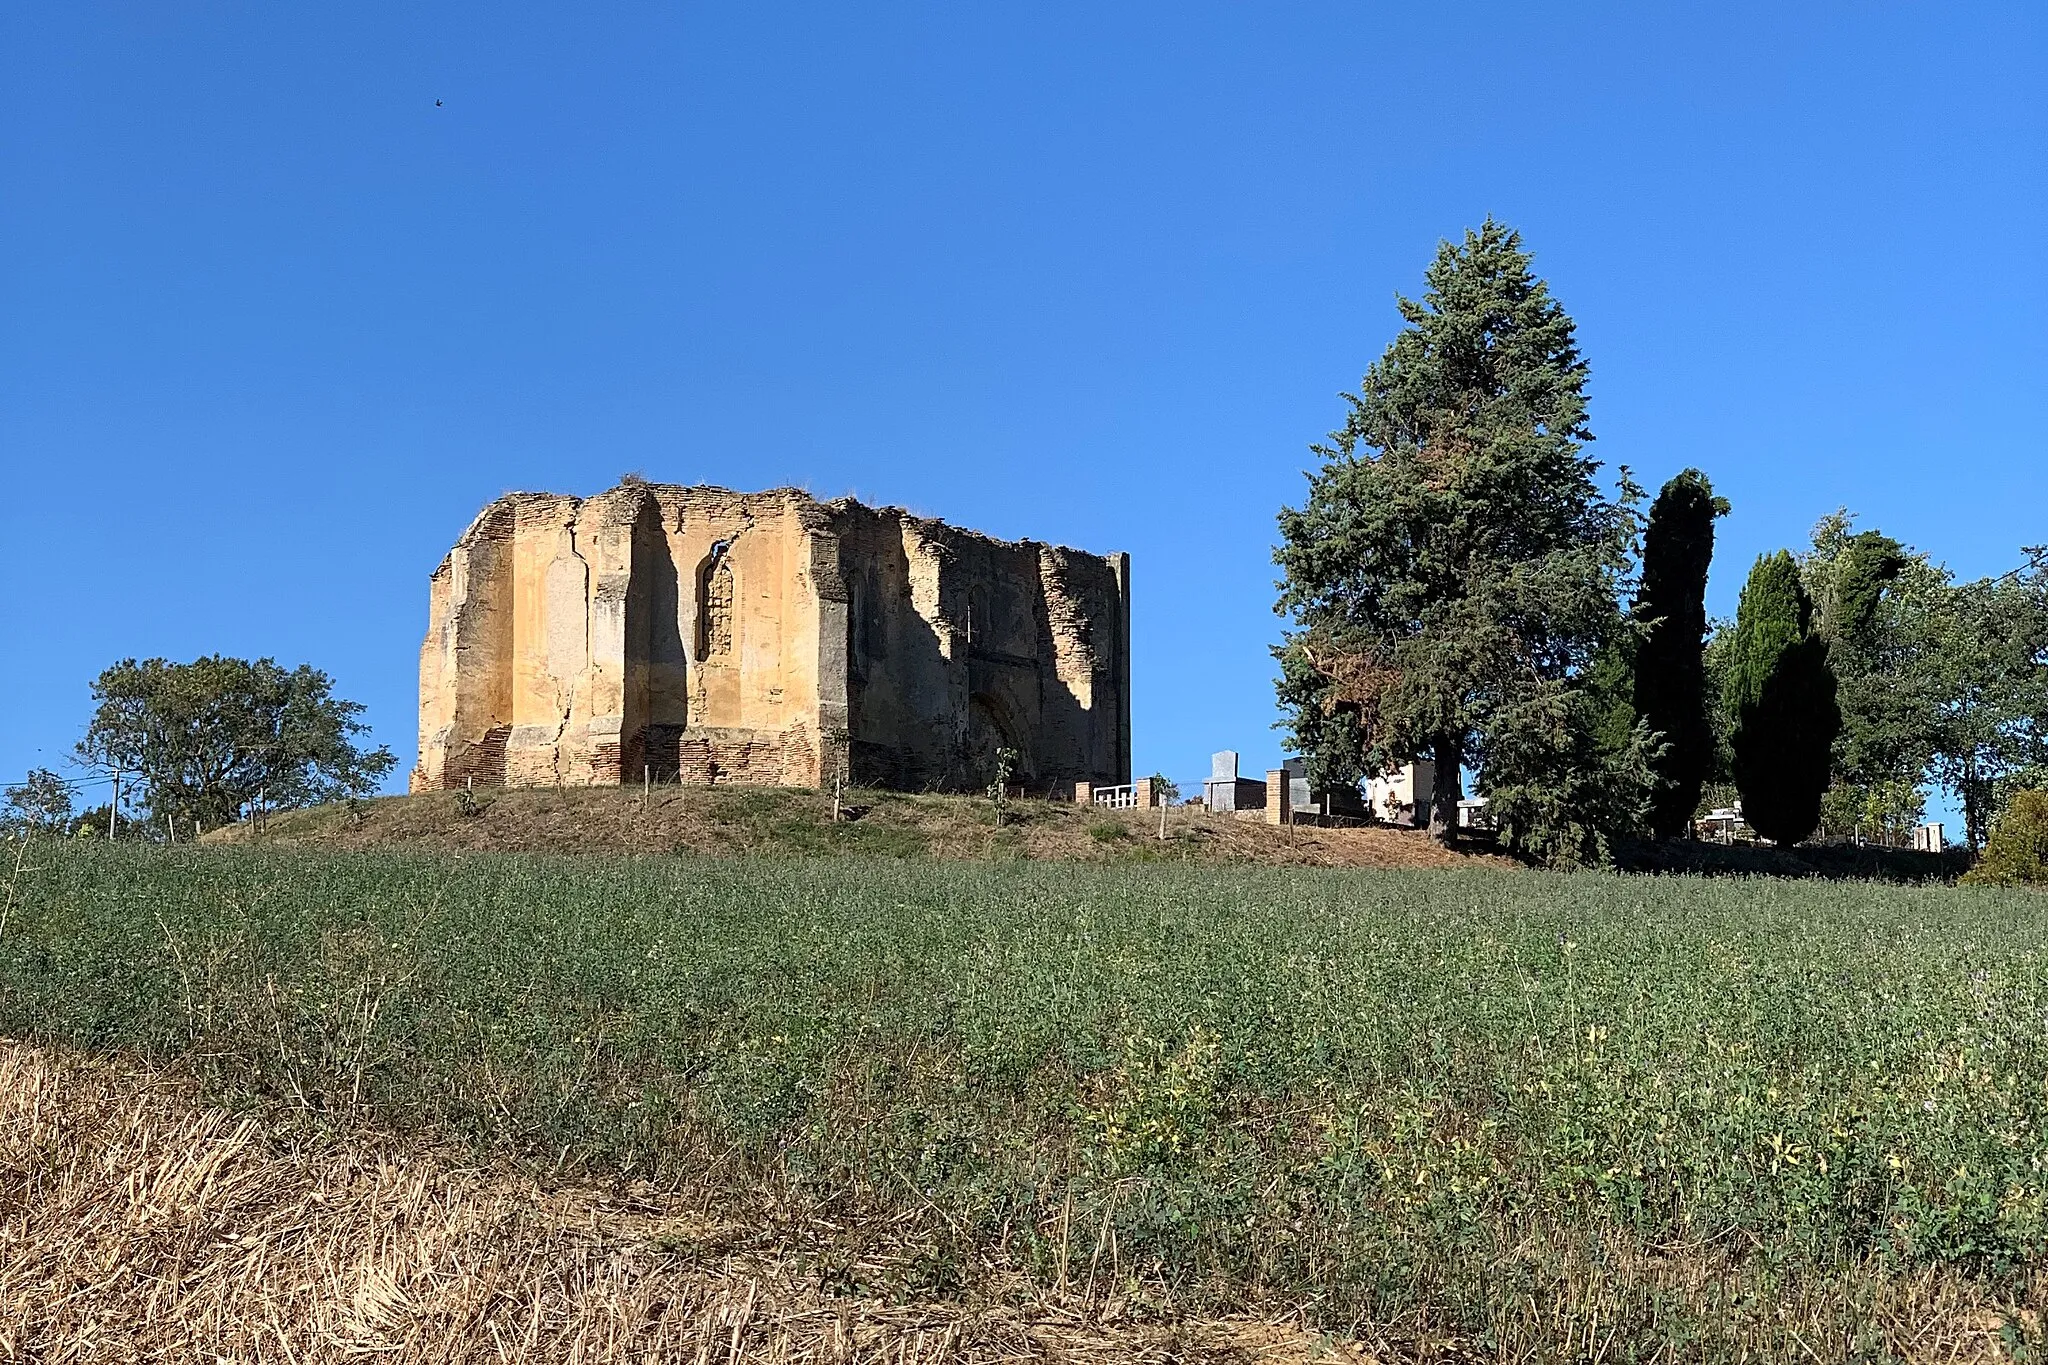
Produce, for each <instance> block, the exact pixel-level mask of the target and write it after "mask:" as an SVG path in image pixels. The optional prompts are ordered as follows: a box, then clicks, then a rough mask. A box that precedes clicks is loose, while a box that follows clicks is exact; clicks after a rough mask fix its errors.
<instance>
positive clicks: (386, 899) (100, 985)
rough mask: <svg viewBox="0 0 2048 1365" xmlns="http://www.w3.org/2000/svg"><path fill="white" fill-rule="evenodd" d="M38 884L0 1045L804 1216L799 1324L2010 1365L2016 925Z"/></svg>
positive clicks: (1094, 895)
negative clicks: (693, 1186)
mask: <svg viewBox="0 0 2048 1365" xmlns="http://www.w3.org/2000/svg"><path fill="white" fill-rule="evenodd" d="M733 814H734V816H735V818H747V819H757V818H758V819H768V820H772V819H773V818H774V813H773V812H772V811H765V810H764V811H760V812H745V811H739V810H737V809H736V810H735V811H734V812H733ZM33 867H34V870H33V872H32V873H30V874H27V875H24V876H23V877H22V878H20V883H21V884H20V886H19V887H18V888H17V893H16V897H15V900H14V903H13V909H12V912H11V916H10V919H9V921H8V923H7V927H6V930H5V935H4V937H0V1031H5V1032H7V1033H10V1034H13V1035H15V1036H19V1037H24V1038H28V1039H32V1040H34V1041H36V1042H38V1043H42V1044H46V1045H59V1044H61V1045H68V1046H70V1047H73V1048H82V1049H88V1050H92V1051H96V1052H114V1053H124V1054H130V1055H140V1056H143V1057H146V1058H149V1059H152V1060H153V1061H154V1062H157V1063H169V1064H174V1065H175V1066H176V1067H177V1068H179V1070H180V1071H181V1072H182V1073H183V1074H186V1075H188V1076H190V1077H191V1078H192V1079H193V1081H194V1082H195V1083H196V1084H197V1085H199V1086H200V1087H203V1089H204V1091H205V1093H207V1094H209V1095H210V1096H211V1097H213V1098H214V1099H215V1100H216V1101H217V1102H221V1103H226V1104H229V1105H231V1106H238V1107H246V1108H248V1109H250V1110H252V1111H255V1112H259V1113H263V1114H267V1115H270V1116H272V1117H274V1118H276V1119H279V1120H283V1121H289V1122H292V1123H307V1124H313V1125H316V1126H322V1125H324V1126H332V1127H334V1128H337V1129H360V1128H370V1129H374V1130H377V1131H379V1132H382V1133H385V1134H392V1133H396V1134H419V1135H422V1136H423V1137H425V1138H427V1139H430V1140H432V1141H434V1142H436V1143H454V1144H462V1145H466V1146H467V1147H469V1148H472V1149H474V1150H475V1151H477V1152H480V1153H484V1154H487V1155H490V1156H492V1157H494V1158H495V1159H498V1160H502V1161H506V1162H511V1163H518V1164H523V1165H525V1166H527V1167H529V1168H531V1169H533V1170H536V1171H540V1172H543V1173H546V1174H547V1175H549V1176H550V1177H551V1178H566V1177H576V1178H582V1179H613V1178H617V1179H624V1178H628V1177H631V1178H643V1179H650V1180H657V1181H659V1180H670V1181H673V1180H689V1181H694V1182H697V1183H698V1184H699V1185H700V1186H701V1185H703V1184H704V1183H705V1182H712V1183H714V1184H717V1185H718V1186H719V1188H720V1189H721V1190H722V1191H723V1194H722V1196H721V1197H722V1198H724V1199H725V1200H726V1201H727V1204H728V1207H729V1208H730V1209H732V1210H739V1211H740V1212H739V1214H738V1215H736V1216H739V1217H741V1218H742V1219H743V1218H744V1217H745V1214H744V1210H745V1209H746V1207H747V1206H748V1205H747V1201H748V1200H749V1199H756V1198H759V1197H761V1194H760V1192H761V1191H764V1190H770V1189H772V1190H774V1191H776V1192H777V1196H776V1197H777V1198H778V1199H779V1200H782V1201H783V1202H784V1204H785V1205H790V1204H794V1205H800V1206H801V1207H803V1208H804V1209H806V1210H807V1211H808V1212H807V1214H806V1218H807V1219H808V1220H809V1221H808V1222H806V1223H805V1226H807V1227H813V1228H819V1229H826V1230H827V1231H820V1232H816V1233H815V1237H816V1238H817V1239H818V1240H817V1241H816V1242H815V1244H814V1245H812V1246H811V1248H810V1250H809V1251H808V1252H806V1255H807V1256H808V1257H810V1258H811V1259H810V1261H809V1262H808V1263H809V1264H810V1265H812V1267H813V1268H814V1270H815V1273H816V1275H817V1276H818V1277H819V1282H820V1283H821V1284H823V1285H825V1286H826V1287H828V1288H833V1287H837V1288H841V1289H845V1290H846V1291H848V1292H862V1293H870V1294H884V1295H900V1296H915V1297H923V1298H929V1299H934V1300H939V1299H944V1300H949V1301H950V1300H952V1299H956V1298H962V1297H971V1296H973V1295H975V1294H978V1293H984V1292H992V1291H989V1290H988V1286H991V1285H994V1284H998V1283H1004V1284H1012V1283H1017V1282H1022V1283H1028V1284H1031V1285H1036V1286H1039V1287H1040V1288H1042V1289H1045V1290H1047V1291H1048V1292H1052V1291H1061V1292H1073V1293H1078V1294H1082V1295H1085V1296H1086V1297H1087V1298H1088V1299H1089V1300H1091V1301H1093V1302H1096V1303H1098V1304H1100V1303H1105V1302H1111V1301H1113V1302H1115V1303H1116V1304H1118V1305H1120V1308H1119V1311H1121V1312H1124V1313H1128V1314H1134V1315H1138V1316H1140V1317H1142V1316H1144V1315H1148V1314H1149V1315H1153V1316H1155V1317H1165V1316H1171V1315H1177V1314H1196V1313H1232V1312H1257V1313H1267V1314H1279V1313H1285V1314H1292V1315H1295V1316H1296V1317H1297V1318H1298V1319H1299V1320H1301V1321H1304V1322H1306V1323H1309V1324H1312V1325H1313V1326H1315V1327H1317V1328H1319V1329H1322V1330H1328V1331H1332V1332H1338V1333H1344V1334H1356V1335H1358V1336H1360V1337H1362V1338H1363V1339H1365V1340H1367V1341H1369V1342H1373V1343H1376V1345H1377V1347H1378V1349H1381V1350H1383V1351H1385V1352H1387V1353H1389V1354H1405V1355H1410V1356H1418V1357H1423V1356H1435V1357H1437V1358H1455V1359H1478V1358H1483V1359H1496V1358H1499V1359H1532V1358H1534V1359H1545V1358H1569V1359H1610V1360H1612V1359H1681V1360H1694V1359H1698V1360H1708V1359H1741V1358H1747V1359H1755V1358H1759V1356H1761V1357H1763V1358H1793V1357H1795V1356H1800V1355H1802V1352H1801V1351H1800V1350H1799V1349H1796V1348H1795V1343H1797V1346H1798V1347H1804V1348H1805V1351H1804V1354H1812V1355H1814V1356H1815V1357H1816V1358H1820V1359H1870V1360H1880V1359H1888V1358H1914V1359H1921V1358H1924V1359H1935V1358H1941V1359H1948V1358H1952V1357H1953V1356H1954V1354H1955V1353H1956V1352H1957V1351H1958V1350H1961V1349H1962V1348H1961V1347H1960V1346H1959V1345H1958V1343H1963V1342H1966V1341H1967V1342H1974V1343H1977V1345H1976V1346H1975V1347H1973V1348H1971V1350H1970V1351H1968V1352H1966V1353H1965V1354H1974V1355H1975V1356H1976V1357H1977V1358H1984V1359H1997V1358H2006V1357H2005V1356H2002V1355H2001V1354H2000V1353H2001V1352H2006V1353H2008V1354H2009V1353H2010V1352H2013V1351H2020V1350H2023V1349H2025V1343H2026V1342H2028V1341H2029V1340H2032V1341H2034V1342H2035V1343H2036V1346H2038V1330H2039V1322H2038V1318H2035V1317H2033V1316H2032V1315H2031V1312H2030V1310H2029V1307H2028V1305H2029V1304H2030V1303H2033V1302H2038V1297H2039V1295H2040V1294H2041V1293H2042V1292H2043V1291H2044V1289H2048V1282H2044V1279H2043V1273H2042V1269H2041V1267H2042V1266H2043V1264H2044V1263H2048V1195H2044V1190H2048V1137H2044V1129H2043V1124H2044V1120H2048V948H2044V944H2043V933H2042V930H2043V928H2044V924H2048V902H2044V901H2043V900H2042V899H2041V897H2040V896H2039V895H2038V894H2035V893H2030V892H2024V891H2014V890H2005V889H2000V888H1941V889H1933V888H1910V887H1898V886H1882V885H1876V884H1839V883H1838V884H1828V883H1818V882H1791V881H1783V880H1763V879H1756V880H1721V881H1704V880H1693V879H1686V878H1654V879H1653V878H1624V877H1618V876H1609V875H1603V874H1574V875H1554V874H1544V873H1530V872H1512V871H1498V870H1491V869H1483V868H1473V869H1464V870H1459V871H1453V872H1435V873H1417V872H1351V871H1334V870H1326V869H1298V868H1297V869H1285V868H1264V867H1218V866H1199V865H1192V864H1175V863H1166V862H1162V863H1157V864H1150V865H1142V866H1129V865H1116V864H1111V865H1092V866H1090V865H1078V864H1053V863H1030V862H1021V861H1019V862H998V863H965V862H959V863H954V862H938V861H929V860H906V859H899V858H886V857H885V858H839V859H815V860H807V859H801V858H798V859H789V858H778V859H776V860H766V859H748V858H732V859H700V858H693V857H666V858H664V857H653V858H617V859H608V858H584V859H550V858H542V857H531V856H516V855H499V854H486V855H472V856H462V857H451V856H446V855H426V854H395V853H365V854H333V853H325V852H317V851H310V850H307V849H303V848H301V849H290V850H285V849H274V848H264V847H261V846H256V847H229V848H199V849H192V848H173V849H149V848H132V847H122V846H106V845H85V844H63V845H53V846H48V847H44V848H40V849H38V851H37V855H36V857H35V858H34V860H33ZM1943 1351H1946V1352H1948V1353H1949V1354H1941V1352H1943Z"/></svg>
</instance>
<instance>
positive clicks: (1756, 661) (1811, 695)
mask: <svg viewBox="0 0 2048 1365" xmlns="http://www.w3.org/2000/svg"><path fill="white" fill-rule="evenodd" d="M1813 626H1814V623H1813V602H1812V600H1811V599H1810V598H1808V597H1807V595H1806V590H1805V588H1804V587H1803V586H1801V584H1800V581H1799V566H1798V565H1797V564H1795V563H1794V562H1793V560H1792V556H1791V555H1789V554H1787V553H1786V552H1785V551H1783V550H1780V551H1778V553H1776V554H1774V555H1764V556H1760V557H1759V558H1758V559H1757V562H1756V567H1754V568H1752V569H1751V570H1750V571H1749V582H1748V583H1747V584H1745V585H1744V587H1743V589H1742V604H1741V606H1740V607H1738V608H1737V610H1736V616H1735V641H1734V645H1733V648H1732V650H1731V657H1730V659H1729V666H1728V677H1727V682H1726V691H1725V692H1724V694H1723V702H1724V704H1725V705H1726V706H1727V708H1728V712H1729V714H1731V715H1733V716H1734V717H1735V735H1734V738H1733V741H1732V743H1733V747H1734V750H1735V785H1736V787H1737V788H1739V789H1740V790H1741V792H1742V816H1743V819H1745V820H1747V821H1748V822H1749V826H1750V828H1752V829H1754V830H1755V831H1756V832H1757V833H1758V834H1761V835H1763V837H1764V838H1766V839H1769V840H1770V841H1771V842H1772V843H1775V844H1796V843H1798V842H1799V841H1800V840H1801V839H1804V838H1805V837H1806V836H1807V835H1809V834H1811V833H1813V831H1814V830H1815V828H1817V827H1818V826H1819V824H1820V801H1821V797H1822V795H1823V794H1824V793H1825V792H1826V791H1827V788H1828V780H1829V776H1830V770H1831V766H1832V765H1831V762H1830V756H1831V751H1832V749H1833V746H1834V742H1835V732H1836V731H1837V730H1839V729H1840V728H1841V725H1842V713H1841V711H1840V710H1839V709H1838V708H1837V706H1836V703H1835V675H1834V670H1833V669H1832V668H1830V667H1829V665H1828V647H1827V641H1826V640H1825V639H1823V638H1822V636H1821V635H1820V633H1819V632H1818V631H1816V630H1815V629H1814V628H1813Z"/></svg>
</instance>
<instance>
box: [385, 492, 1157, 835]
mask: <svg viewBox="0 0 2048 1365" xmlns="http://www.w3.org/2000/svg"><path fill="white" fill-rule="evenodd" d="M428 619H429V624H428V627H427V637H426V642H425V644H424V645H423V646H422V648H421V651H420V760H419V766H418V767H417V768H416V769H414V771H413V774H412V788H413V790H415V791H421V790H434V789H440V788H451V787H461V786H464V785H467V784H471V783H474V784H475V785H478V786H515V787H533V786H594V785H600V784H613V783H621V782H627V783H639V782H641V781H643V780H653V781H675V780H678V779H680V780H682V781H684V782H689V783H699V784H701V783H713V782H730V783H742V784H758V785H785V786H819V785H825V784H829V783H830V782H832V781H833V780H834V779H835V778H845V779H847V780H849V781H851V782H853V783H855V784H857V785H864V786H881V787H894V788H898V789H903V790H912V791H918V790H939V791H945V790H953V791H959V790H974V789H978V788H981V787H984V786H986V785H987V784H988V783H989V781H990V779H991V776H992V774H993V771H994V767H995V757H996V751H997V750H998V749H1002V748H1009V749H1014V750H1015V751H1016V752H1017V754H1018V756H1019V757H1018V762H1017V765H1016V773H1015V775H1014V778H1013V780H1014V781H1016V782H1019V783H1021V784H1022V785H1023V786H1024V787H1025V788H1026V789H1027V790H1031V791H1042V792H1044V793H1046V794H1055V795H1057V794H1062V793H1063V792H1065V791H1067V790H1071V788H1072V787H1073V784H1075V783H1076V782H1088V783H1090V784H1093V785H1096V786H1100V785H1103V784H1118V783H1126V782H1129V781H1130V772H1131V708H1130V557H1129V556H1128V555H1123V554H1113V555H1094V554H1086V553H1083V552H1081V551H1078V550H1070V549H1066V548H1063V547H1060V546H1053V545H1044V544H1039V543H1037V542H1034V541H1021V542H1014V543H1013V542H1007V541H1000V540H994V539H991V538H990V537H988V536H984V535H980V534H978V533H976V532H973V531H963V530H959V529H957V528H954V527H951V526H947V525H945V524H943V523H941V522H937V521H932V520H929V519H927V518H924V517H917V516H913V515H911V514H910V513H908V512H906V511H903V510H902V509H900V508H893V507H884V508H873V507H867V506H864V505H862V504H861V503H858V502H855V501H852V500H851V499H844V498H842V499H838V500H835V501H831V502H819V501H817V500H815V499H813V498H812V497H810V496H809V495H808V494H805V493H802V492H800V491H798V490H796V489H789V488H781V489H774V490H772V491H769V492H765V493H734V492H730V491H728V490H726V489H722V488H708V487H684V486H680V485H676V484H655V483H643V482H640V481H638V480H631V479H629V480H627V481H626V482H624V483H622V484H620V485H619V486H618V487H616V488H613V489H611V490H610V491H608V492H605V493H601V494H599V495H597V496H596V497H592V498H575V497H568V496H564V495H560V494H552V493H511V494H507V495H506V496H504V497H502V498H499V499H498V500H497V501H495V502H493V503H491V504H490V505H489V506H488V507H486V508H484V510H483V511H482V513H481V514H479V515H478V517H477V518H476V520H475V521H474V522H472V523H471V524H470V527H469V529H468V530H467V531H465V532H464V533H463V535H462V538H461V539H460V540H458V541H457V542H456V544H455V548H454V549H452V550H450V551H449V553H448V556H447V558H446V559H444V560H443V561H442V562H441V566H440V568H438V569H436V570H435V571H434V576H433V583H432V590H431V596H430V604H429V618H428Z"/></svg>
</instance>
